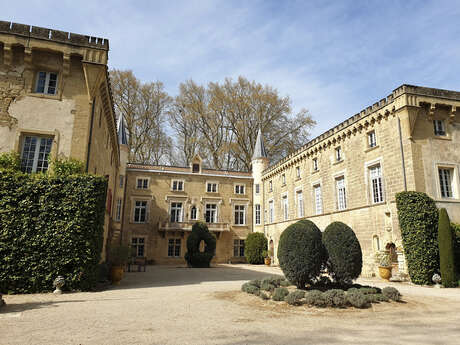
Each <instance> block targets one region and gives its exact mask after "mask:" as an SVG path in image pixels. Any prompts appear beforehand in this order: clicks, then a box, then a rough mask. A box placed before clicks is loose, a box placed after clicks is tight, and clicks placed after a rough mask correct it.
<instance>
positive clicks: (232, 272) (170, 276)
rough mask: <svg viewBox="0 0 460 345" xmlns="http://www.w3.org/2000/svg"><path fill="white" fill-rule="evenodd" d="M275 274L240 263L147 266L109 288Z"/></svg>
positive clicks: (252, 277) (263, 276) (223, 279)
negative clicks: (240, 265) (227, 264)
mask: <svg viewBox="0 0 460 345" xmlns="http://www.w3.org/2000/svg"><path fill="white" fill-rule="evenodd" d="M274 275H276V274H273V273H267V272H261V271H260V270H251V269H244V268H238V265H235V266H231V267H229V266H215V267H211V268H188V267H174V266H147V272H130V273H128V272H127V273H125V277H124V278H123V280H122V281H121V283H120V285H118V286H112V287H111V288H109V289H110V290H119V289H139V288H149V287H162V286H176V285H193V284H203V283H207V282H214V283H216V282H228V281H248V280H252V279H262V278H265V277H268V276H274ZM279 276H281V275H279Z"/></svg>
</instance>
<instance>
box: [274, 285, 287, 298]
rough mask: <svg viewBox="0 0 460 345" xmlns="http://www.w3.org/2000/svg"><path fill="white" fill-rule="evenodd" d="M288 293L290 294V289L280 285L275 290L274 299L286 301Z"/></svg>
mask: <svg viewBox="0 0 460 345" xmlns="http://www.w3.org/2000/svg"><path fill="white" fill-rule="evenodd" d="M287 295H289V290H288V289H286V288H284V287H279V288H276V289H275V291H273V296H272V299H273V300H274V301H284V298H285V297H286V296H287Z"/></svg>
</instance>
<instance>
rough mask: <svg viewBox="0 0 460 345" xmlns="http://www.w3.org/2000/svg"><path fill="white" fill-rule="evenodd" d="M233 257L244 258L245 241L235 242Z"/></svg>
mask: <svg viewBox="0 0 460 345" xmlns="http://www.w3.org/2000/svg"><path fill="white" fill-rule="evenodd" d="M233 256H240V257H243V256H244V240H233Z"/></svg>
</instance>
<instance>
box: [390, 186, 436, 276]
mask: <svg viewBox="0 0 460 345" xmlns="http://www.w3.org/2000/svg"><path fill="white" fill-rule="evenodd" d="M396 207H397V209H398V218H399V225H400V228H401V235H402V240H403V245H404V253H405V256H406V258H407V266H408V269H409V275H410V278H411V280H412V282H413V283H415V284H432V281H431V278H432V276H433V274H434V273H435V272H436V271H437V270H438V267H439V250H438V230H437V229H438V210H437V208H436V204H435V202H434V200H433V199H431V198H430V197H428V196H427V195H426V194H425V193H419V192H401V193H398V194H396Z"/></svg>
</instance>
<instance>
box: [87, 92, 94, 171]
mask: <svg viewBox="0 0 460 345" xmlns="http://www.w3.org/2000/svg"><path fill="white" fill-rule="evenodd" d="M95 104H96V99H95V98H93V104H92V106H91V124H90V127H89V140H88V153H87V155H86V172H88V168H89V155H90V153H91V139H92V137H93V122H94V108H95Z"/></svg>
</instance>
